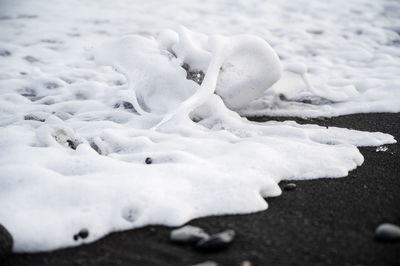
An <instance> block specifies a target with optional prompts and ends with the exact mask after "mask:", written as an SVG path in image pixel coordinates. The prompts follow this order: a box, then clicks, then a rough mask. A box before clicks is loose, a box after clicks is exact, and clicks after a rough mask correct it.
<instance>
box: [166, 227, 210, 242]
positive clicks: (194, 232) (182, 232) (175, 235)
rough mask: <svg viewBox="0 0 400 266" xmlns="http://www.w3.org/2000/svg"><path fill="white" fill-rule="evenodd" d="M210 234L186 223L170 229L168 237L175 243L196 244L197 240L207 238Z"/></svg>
mask: <svg viewBox="0 0 400 266" xmlns="http://www.w3.org/2000/svg"><path fill="white" fill-rule="evenodd" d="M209 237H210V236H209V235H208V234H207V233H206V232H204V230H203V229H201V228H200V227H196V226H191V225H186V226H184V227H181V228H178V229H175V230H172V231H171V233H170V235H169V239H170V240H171V241H172V242H175V243H181V244H196V243H197V242H199V241H201V240H204V239H208V238H209Z"/></svg>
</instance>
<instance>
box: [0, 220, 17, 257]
mask: <svg viewBox="0 0 400 266" xmlns="http://www.w3.org/2000/svg"><path fill="white" fill-rule="evenodd" d="M13 242H14V241H13V238H12V236H11V234H10V233H9V232H8V231H7V229H6V228H4V226H2V225H1V224H0V261H1V259H3V258H5V257H6V256H7V255H8V254H10V253H11V251H12V246H13Z"/></svg>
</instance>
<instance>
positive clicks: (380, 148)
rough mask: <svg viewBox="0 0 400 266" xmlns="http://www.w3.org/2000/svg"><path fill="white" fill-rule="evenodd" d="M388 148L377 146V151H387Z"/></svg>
mask: <svg viewBox="0 0 400 266" xmlns="http://www.w3.org/2000/svg"><path fill="white" fill-rule="evenodd" d="M387 150H388V147H386V146H379V147H377V148H376V150H375V151H376V152H385V151H387Z"/></svg>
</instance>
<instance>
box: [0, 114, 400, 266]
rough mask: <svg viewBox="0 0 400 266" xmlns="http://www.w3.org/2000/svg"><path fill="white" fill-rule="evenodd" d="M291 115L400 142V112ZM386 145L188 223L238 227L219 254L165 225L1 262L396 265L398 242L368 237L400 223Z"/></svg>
mask: <svg viewBox="0 0 400 266" xmlns="http://www.w3.org/2000/svg"><path fill="white" fill-rule="evenodd" d="M287 119H288V118H260V119H255V120H258V121H266V120H280V121H281V120H287ZM296 120H297V121H298V122H299V123H317V124H320V125H324V126H338V127H346V128H353V129H358V130H366V131H380V132H384V133H389V134H392V135H393V136H394V137H395V138H396V139H397V140H400V114H357V115H348V116H341V117H335V118H331V119H312V120H310V119H296ZM386 146H387V147H388V150H387V151H386V152H376V151H375V150H376V148H375V147H365V148H360V150H361V152H362V154H363V155H364V157H365V162H364V164H363V165H362V166H361V167H359V168H357V169H356V170H354V171H352V172H351V173H350V174H349V176H348V177H346V178H340V179H320V180H309V181H296V182H294V183H296V184H297V188H296V189H295V190H292V191H284V192H283V195H282V196H280V197H277V198H273V199H268V200H267V201H268V203H269V208H268V210H267V211H264V212H260V213H255V214H249V215H237V216H218V217H208V218H202V219H197V220H194V221H191V222H189V224H191V225H197V226H201V227H203V228H204V229H206V230H207V231H208V232H210V233H215V232H219V231H223V230H225V229H227V228H232V229H234V230H236V233H237V236H236V239H235V241H234V242H233V244H232V245H231V246H230V247H229V248H228V249H226V250H223V251H219V252H217V253H202V252H199V251H196V250H195V249H193V248H191V247H188V246H179V245H174V244H172V243H170V242H169V240H168V236H169V232H170V228H166V227H157V226H150V227H145V228H141V229H136V230H132V231H125V232H121V233H113V234H111V235H109V236H107V237H105V238H103V239H101V240H99V241H97V242H95V243H92V244H90V245H84V246H81V247H78V248H70V249H64V250H58V251H55V252H50V253H38V254H12V255H10V256H9V257H8V258H7V259H6V260H5V261H4V262H3V263H0V264H1V265H4V266H7V265H37V266H39V265H40V266H42V265H43V266H44V265H55V266H58V265H60V266H62V265H85V266H86V265H149V266H151V265H191V264H196V263H200V262H204V261H207V260H213V261H216V262H218V263H219V264H220V265H240V264H241V262H243V261H246V260H247V261H250V262H251V263H252V265H365V266H367V265H371V266H372V265H400V242H397V243H380V242H377V241H375V240H374V231H375V228H376V227H377V226H378V225H379V224H380V223H383V222H391V223H395V224H398V225H399V224H400V145H399V144H393V145H386ZM286 183H287V182H286ZM284 184H285V183H284V182H282V183H281V186H283V185H284Z"/></svg>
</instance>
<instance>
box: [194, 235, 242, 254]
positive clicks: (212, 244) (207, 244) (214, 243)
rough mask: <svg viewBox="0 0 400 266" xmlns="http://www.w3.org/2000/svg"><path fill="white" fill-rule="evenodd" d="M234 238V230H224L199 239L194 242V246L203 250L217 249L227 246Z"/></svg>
mask: <svg viewBox="0 0 400 266" xmlns="http://www.w3.org/2000/svg"><path fill="white" fill-rule="evenodd" d="M234 238H235V231H234V230H226V231H224V232H221V233H218V234H215V235H212V236H211V237H209V238H206V239H203V240H200V241H199V242H197V244H196V248H198V249H200V250H204V251H218V250H221V249H224V248H227V247H228V246H229V245H230V244H231V243H232V241H233V239H234Z"/></svg>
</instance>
